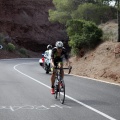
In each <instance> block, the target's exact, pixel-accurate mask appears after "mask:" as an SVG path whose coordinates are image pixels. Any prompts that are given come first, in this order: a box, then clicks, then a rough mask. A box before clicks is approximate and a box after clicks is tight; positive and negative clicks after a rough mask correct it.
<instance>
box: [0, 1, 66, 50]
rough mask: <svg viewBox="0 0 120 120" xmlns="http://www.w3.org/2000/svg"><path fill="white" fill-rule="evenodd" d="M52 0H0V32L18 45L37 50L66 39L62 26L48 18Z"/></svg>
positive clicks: (52, 6)
mask: <svg viewBox="0 0 120 120" xmlns="http://www.w3.org/2000/svg"><path fill="white" fill-rule="evenodd" d="M51 8H54V5H53V4H52V0H0V33H1V32H3V33H4V34H6V35H8V36H10V37H11V38H12V40H13V41H14V42H15V43H17V44H18V45H20V46H22V47H25V48H27V49H30V50H33V51H36V52H39V51H43V50H45V49H46V45H47V44H52V45H54V43H55V41H57V40H63V41H65V40H66V39H67V35H66V33H65V32H64V26H63V25H60V24H59V23H51V22H50V21H49V20H48V10H49V9H51Z"/></svg>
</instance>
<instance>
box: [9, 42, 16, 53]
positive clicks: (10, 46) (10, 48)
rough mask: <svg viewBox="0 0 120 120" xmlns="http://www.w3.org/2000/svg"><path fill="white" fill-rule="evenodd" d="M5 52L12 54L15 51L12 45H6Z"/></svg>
mask: <svg viewBox="0 0 120 120" xmlns="http://www.w3.org/2000/svg"><path fill="white" fill-rule="evenodd" d="M7 50H8V51H10V52H14V51H15V46H14V45H13V44H12V43H8V45H7Z"/></svg>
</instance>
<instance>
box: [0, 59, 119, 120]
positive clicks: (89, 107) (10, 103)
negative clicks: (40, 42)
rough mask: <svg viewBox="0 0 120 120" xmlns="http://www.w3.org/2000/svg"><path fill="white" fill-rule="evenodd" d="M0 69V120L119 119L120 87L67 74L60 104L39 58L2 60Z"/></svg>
mask: <svg viewBox="0 0 120 120" xmlns="http://www.w3.org/2000/svg"><path fill="white" fill-rule="evenodd" d="M0 69H1V72H0V120H8V119H9V120H16V119H17V120H68V119H69V120H120V112H119V111H120V86H116V85H112V84H108V83H103V82H99V81H93V80H90V79H87V78H80V77H76V76H72V75H65V77H64V79H65V84H66V100H65V104H64V105H61V104H60V102H59V100H55V99H54V96H53V95H51V94H50V74H48V75H47V74H45V71H44V70H43V69H42V67H40V66H39V63H38V59H36V58H33V59H6V60H5V59H4V60H2V59H1V60H0Z"/></svg>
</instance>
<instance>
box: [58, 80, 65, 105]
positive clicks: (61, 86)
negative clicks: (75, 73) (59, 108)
mask: <svg viewBox="0 0 120 120" xmlns="http://www.w3.org/2000/svg"><path fill="white" fill-rule="evenodd" d="M59 98H60V102H61V103H62V104H63V103H64V101H65V84H64V82H63V83H60V84H59Z"/></svg>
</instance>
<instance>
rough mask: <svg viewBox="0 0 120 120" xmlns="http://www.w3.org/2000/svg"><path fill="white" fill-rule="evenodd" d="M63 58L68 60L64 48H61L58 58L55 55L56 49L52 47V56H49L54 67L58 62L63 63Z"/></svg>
mask: <svg viewBox="0 0 120 120" xmlns="http://www.w3.org/2000/svg"><path fill="white" fill-rule="evenodd" d="M63 58H65V59H66V60H68V55H67V52H66V50H65V48H64V47H62V52H61V55H60V56H58V54H57V48H56V47H54V48H53V49H52V54H51V59H52V60H53V61H54V64H55V66H56V65H57V63H58V62H63Z"/></svg>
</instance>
